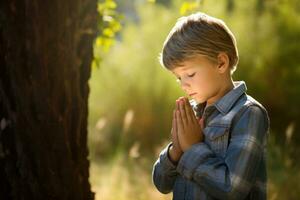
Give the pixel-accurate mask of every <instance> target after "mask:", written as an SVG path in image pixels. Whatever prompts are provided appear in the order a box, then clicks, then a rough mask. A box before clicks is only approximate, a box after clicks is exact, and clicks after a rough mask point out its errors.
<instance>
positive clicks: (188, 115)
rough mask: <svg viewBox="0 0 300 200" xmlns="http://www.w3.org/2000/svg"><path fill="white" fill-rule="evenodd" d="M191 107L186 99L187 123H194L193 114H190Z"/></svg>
mask: <svg viewBox="0 0 300 200" xmlns="http://www.w3.org/2000/svg"><path fill="white" fill-rule="evenodd" d="M189 107H190V106H189V103H188V100H187V99H186V98H184V111H185V115H186V118H187V121H188V122H193V121H192V117H193V116H191V113H190V112H189V109H190V108H189Z"/></svg>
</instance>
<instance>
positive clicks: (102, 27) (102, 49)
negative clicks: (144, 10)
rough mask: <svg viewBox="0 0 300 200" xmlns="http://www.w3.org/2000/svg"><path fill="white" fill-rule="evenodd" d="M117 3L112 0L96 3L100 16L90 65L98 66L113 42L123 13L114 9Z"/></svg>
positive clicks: (120, 26) (119, 28)
mask: <svg viewBox="0 0 300 200" xmlns="http://www.w3.org/2000/svg"><path fill="white" fill-rule="evenodd" d="M116 8H117V4H116V2H115V1H114V0H104V2H99V3H98V7H97V10H98V13H99V15H100V16H101V20H100V23H99V25H98V29H99V32H100V33H99V35H98V37H97V38H96V40H95V43H94V60H93V63H92V67H93V68H95V67H99V66H100V64H101V61H102V58H103V56H104V55H105V54H106V53H107V52H108V50H109V49H110V48H111V46H112V45H113V44H114V43H115V35H116V33H118V32H119V31H120V30H121V28H122V25H121V21H122V19H123V15H121V14H119V13H118V12H117V11H116Z"/></svg>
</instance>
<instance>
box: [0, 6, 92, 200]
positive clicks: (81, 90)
mask: <svg viewBox="0 0 300 200" xmlns="http://www.w3.org/2000/svg"><path fill="white" fill-rule="evenodd" d="M96 9H97V1H96V0H86V1H84V0H64V1H61V0H51V1H42V0H40V1H38V0H25V1H18V0H1V3H0V199H5V200H6V199H17V200H22V199H25V200H27V199H84V200H86V199H93V198H94V194H93V192H91V189H90V184H89V181H88V178H89V162H88V159H87V156H88V149H87V114H88V113H87V111H88V110H87V109H88V108H87V100H88V94H89V87H88V79H89V78H90V62H91V59H92V44H93V39H94V37H95V29H96V23H97V19H96V18H97V10H96Z"/></svg>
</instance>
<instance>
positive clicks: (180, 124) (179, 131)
mask: <svg viewBox="0 0 300 200" xmlns="http://www.w3.org/2000/svg"><path fill="white" fill-rule="evenodd" d="M176 126H177V135H179V134H183V122H182V117H181V113H180V111H176Z"/></svg>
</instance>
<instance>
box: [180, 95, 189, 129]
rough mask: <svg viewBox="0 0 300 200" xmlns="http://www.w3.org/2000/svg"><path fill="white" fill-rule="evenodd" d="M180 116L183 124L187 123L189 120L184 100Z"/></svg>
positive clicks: (181, 101) (181, 103) (181, 102)
mask: <svg viewBox="0 0 300 200" xmlns="http://www.w3.org/2000/svg"><path fill="white" fill-rule="evenodd" d="M179 104H180V116H181V119H182V122H183V126H185V125H187V123H188V121H187V116H186V112H185V108H184V107H185V103H184V100H180V103H179Z"/></svg>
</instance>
